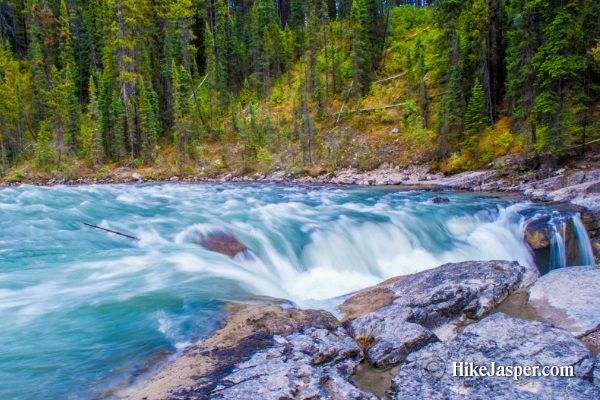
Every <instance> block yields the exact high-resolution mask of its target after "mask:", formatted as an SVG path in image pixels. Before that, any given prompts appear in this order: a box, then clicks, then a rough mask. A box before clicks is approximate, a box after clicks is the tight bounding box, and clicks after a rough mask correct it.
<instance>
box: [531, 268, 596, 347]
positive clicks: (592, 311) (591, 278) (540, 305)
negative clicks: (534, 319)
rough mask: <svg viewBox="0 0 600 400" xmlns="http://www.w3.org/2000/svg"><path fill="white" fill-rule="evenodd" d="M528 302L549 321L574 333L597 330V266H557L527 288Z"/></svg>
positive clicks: (588, 332) (580, 335)
mask: <svg viewBox="0 0 600 400" xmlns="http://www.w3.org/2000/svg"><path fill="white" fill-rule="evenodd" d="M529 303H530V304H531V305H532V306H533V307H534V308H535V309H536V311H537V312H538V314H539V315H540V316H541V317H542V318H543V319H544V321H547V322H549V323H551V324H552V325H554V326H556V327H559V328H562V329H565V330H567V331H569V332H572V333H573V334H574V335H576V336H577V337H582V336H585V335H589V334H590V333H592V332H595V331H598V330H600V269H598V268H594V267H591V266H588V267H569V268H561V269H557V270H554V271H552V272H550V273H549V274H547V275H545V276H543V277H541V278H540V279H538V280H537V281H536V282H535V283H534V284H533V285H532V286H531V287H530V288H529Z"/></svg>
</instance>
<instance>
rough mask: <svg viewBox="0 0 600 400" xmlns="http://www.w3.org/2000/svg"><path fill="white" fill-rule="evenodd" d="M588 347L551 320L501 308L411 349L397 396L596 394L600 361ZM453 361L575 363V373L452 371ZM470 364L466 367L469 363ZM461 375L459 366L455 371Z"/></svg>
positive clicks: (395, 383) (578, 396) (395, 381)
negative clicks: (464, 373)
mask: <svg viewBox="0 0 600 400" xmlns="http://www.w3.org/2000/svg"><path fill="white" fill-rule="evenodd" d="M597 361H598V360H597V359H594V357H593V356H592V354H591V352H590V351H589V350H588V349H587V347H586V346H585V345H584V344H583V343H582V342H581V341H579V340H577V339H576V338H575V337H573V335H571V334H569V333H568V332H566V331H564V330H561V329H555V328H552V327H551V326H550V325H548V324H547V323H543V322H537V321H524V320H521V319H517V318H513V317H509V316H506V315H504V314H501V313H496V314H493V315H490V316H488V317H486V318H484V319H482V320H481V321H479V322H477V323H475V324H472V325H469V326H468V327H466V328H465V329H464V330H463V331H462V332H461V333H457V334H456V335H454V336H453V337H451V338H449V339H448V340H446V341H444V342H437V343H433V344H430V345H428V346H426V347H424V348H423V349H421V350H419V351H416V352H414V353H412V354H410V355H409V356H408V357H407V359H406V362H405V363H404V364H402V365H401V366H400V368H399V370H398V373H397V374H396V376H395V377H394V378H393V379H392V388H391V390H390V392H389V395H390V397H391V398H394V399H398V400H400V399H403V400H404V399H511V400H512V399H581V400H584V399H596V398H598V396H599V395H600V391H599V390H600V387H599V385H598V383H599V381H598V379H597V377H598V372H599V369H600V365H598V363H597ZM453 362H472V363H473V364H474V365H479V366H487V367H488V368H491V365H492V362H494V363H495V365H496V366H523V367H524V366H545V365H549V366H573V371H574V375H575V376H574V377H572V378H565V377H525V376H521V377H520V378H519V379H518V380H514V377H512V376H505V377H499V376H496V377H487V376H485V377H468V376H462V377H461V376H453V373H454V368H453V367H454V365H453V364H452V363H453ZM465 369H466V366H465ZM456 373H457V375H460V369H457V370H456Z"/></svg>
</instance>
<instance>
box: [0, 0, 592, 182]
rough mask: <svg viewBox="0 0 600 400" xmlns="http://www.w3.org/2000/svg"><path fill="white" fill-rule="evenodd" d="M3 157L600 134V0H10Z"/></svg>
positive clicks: (289, 151) (356, 147) (526, 144)
mask: <svg viewBox="0 0 600 400" xmlns="http://www.w3.org/2000/svg"><path fill="white" fill-rule="evenodd" d="M0 32H1V34H2V46H1V47H0V159H1V165H0V167H1V169H0V174H1V175H2V176H4V177H5V178H6V177H9V178H11V179H20V178H22V177H23V176H24V175H25V174H29V173H31V172H33V171H37V172H38V173H40V174H44V173H45V174H54V175H61V176H66V177H68V178H73V177H76V176H80V175H81V174H85V173H89V174H98V176H102V174H107V173H108V172H109V171H110V170H112V169H115V168H119V167H130V168H155V169H157V170H160V171H163V172H164V173H165V174H184V175H185V174H188V175H191V174H198V173H202V174H217V173H221V172H224V171H235V172H237V173H240V174H241V173H249V172H252V171H257V170H258V171H267V170H275V169H278V170H288V171H292V172H300V171H311V169H318V170H333V169H338V168H344V167H357V168H362V169H372V168H376V167H377V166H378V165H380V164H382V163H391V164H396V165H402V164H404V163H409V162H424V161H427V162H433V163H434V167H435V168H438V169H441V170H444V171H448V172H454V171H460V170H465V169H470V168H476V167H479V166H482V165H484V164H486V163H489V162H491V161H493V160H494V158H496V157H498V156H501V155H504V154H507V153H511V152H522V153H523V154H527V156H528V157H537V158H539V159H542V160H543V159H545V160H550V161H552V162H555V161H560V160H561V159H564V158H565V157H568V156H570V155H573V154H576V153H577V152H581V151H582V150H583V146H581V144H582V143H585V142H589V141H590V140H593V139H595V138H597V137H598V136H600V106H599V105H600V44H599V41H598V40H599V39H600V2H599V1H598V0H528V1H525V0H465V1H457V0H439V1H435V2H426V1H417V0H412V1H398V0H397V1H394V2H388V1H384V0H337V1H336V0H321V1H319V0H151V1H144V0H95V1H87V0H10V1H1V2H0Z"/></svg>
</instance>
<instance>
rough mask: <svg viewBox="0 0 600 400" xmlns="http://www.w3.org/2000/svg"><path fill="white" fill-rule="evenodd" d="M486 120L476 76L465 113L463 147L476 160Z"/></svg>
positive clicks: (481, 90) (480, 88)
mask: <svg viewBox="0 0 600 400" xmlns="http://www.w3.org/2000/svg"><path fill="white" fill-rule="evenodd" d="M487 121H488V118H487V107H486V101H485V93H484V92H483V87H482V86H481V81H480V79H479V78H477V79H475V83H474V85H473V90H472V92H471V98H470V99H469V104H468V106H467V111H466V113H465V139H466V146H465V147H466V150H467V151H469V152H471V153H472V154H473V155H474V156H475V159H476V160H479V139H480V136H481V134H482V132H483V131H484V130H485V128H486V127H487Z"/></svg>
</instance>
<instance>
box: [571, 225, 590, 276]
mask: <svg viewBox="0 0 600 400" xmlns="http://www.w3.org/2000/svg"><path fill="white" fill-rule="evenodd" d="M573 227H574V228H575V236H576V237H577V244H578V246H579V257H580V261H581V265H591V264H593V263H594V250H593V249H592V243H591V242H590V237H589V236H588V233H587V231H586V230H585V226H583V222H582V221H581V218H580V216H579V214H578V215H577V217H576V218H573Z"/></svg>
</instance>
